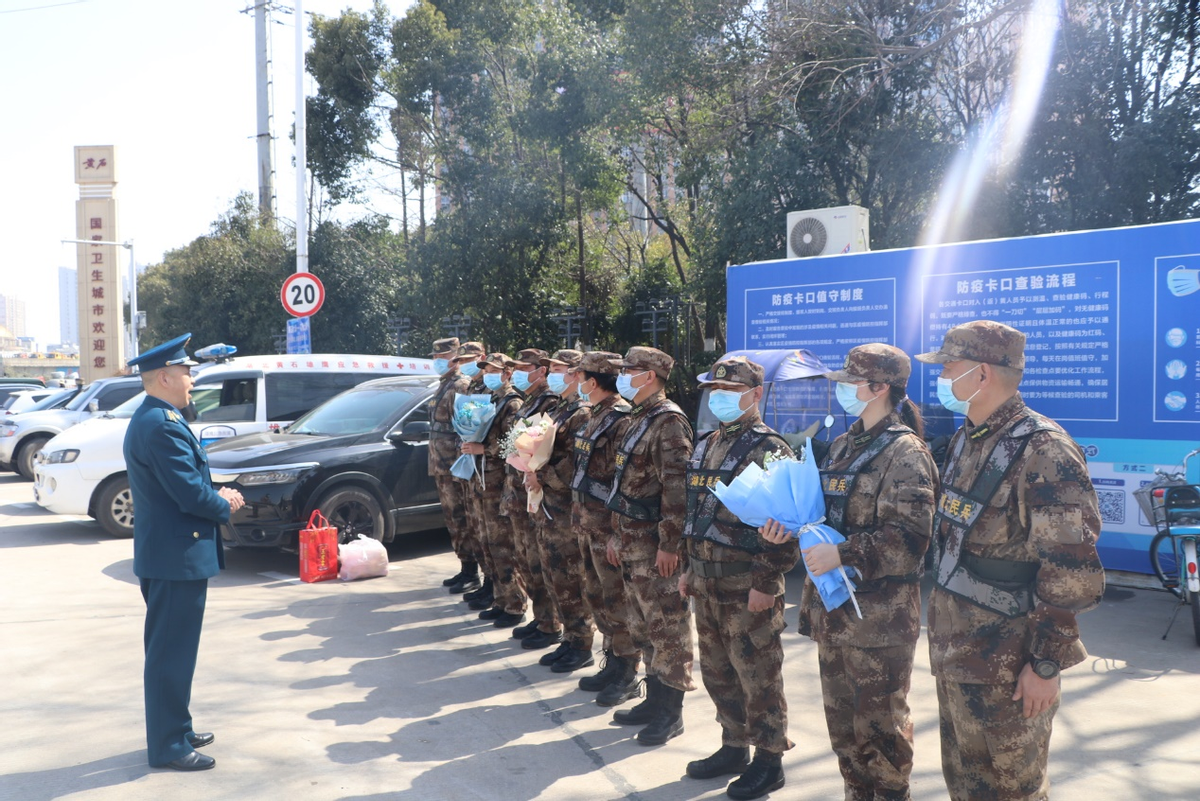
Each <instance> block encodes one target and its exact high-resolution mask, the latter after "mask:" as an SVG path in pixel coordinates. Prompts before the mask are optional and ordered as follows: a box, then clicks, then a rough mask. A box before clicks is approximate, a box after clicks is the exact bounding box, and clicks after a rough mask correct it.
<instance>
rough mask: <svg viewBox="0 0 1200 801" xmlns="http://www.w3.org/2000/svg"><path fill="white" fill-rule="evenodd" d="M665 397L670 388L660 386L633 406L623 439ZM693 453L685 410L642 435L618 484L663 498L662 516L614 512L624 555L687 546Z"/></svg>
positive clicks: (634, 493) (676, 550)
mask: <svg viewBox="0 0 1200 801" xmlns="http://www.w3.org/2000/svg"><path fill="white" fill-rule="evenodd" d="M663 403H670V401H668V400H667V395H666V393H665V392H658V393H656V394H654V395H651V396H650V397H649V398H647V399H646V400H645V401H644V402H643V403H640V404H638V405H636V406H634V407H633V409H632V411H631V412H630V413H629V422H628V424H627V427H626V428H625V432H624V435H623V436H622V438H621V443H622V445H623V444H624V441H625V440H627V439H629V437H630V435H631V433H632V432H633V431H634V430H635V429H636V428H637V424H638V421H639V419H640V418H642V417H644V416H645V415H647V414H649V413H650V412H651V411H653V409H654V408H655V407H656V406H658V405H660V404H663ZM619 447H620V446H619ZM691 455H692V426H691V423H689V422H688V421H687V418H686V417H684V416H683V415H682V414H663V415H660V416H659V417H657V418H656V419H655V420H654V421H653V422H652V423H651V424H650V427H649V429H648V430H647V431H646V433H645V434H644V435H643V436H642V437H641V439H640V440H638V442H637V444H636V445H635V446H634V448H633V452H632V453H631V454H630V456H629V462H628V464H627V465H626V467H625V473H624V475H623V476H622V477H621V485H620V487H617V488H615V489H618V490H619V491H621V492H623V493H624V494H625V495H627V496H629V497H631V498H651V499H656V500H658V502H659V519H658V520H657V521H642V520H634V519H633V518H630V517H626V516H625V515H622V514H619V513H617V512H613V528H614V530H615V531H616V532H617V533H618V534H619V536H620V544H621V552H622V556H623V557H626V558H630V559H642V558H651V559H652V558H654V553H655V551H660V550H661V551H666V552H668V553H679V552H680V551H681V550H682V546H683V543H682V537H683V522H684V519H685V518H686V517H687V486H686V473H687V462H688V459H689V458H691ZM594 459H595V457H593V460H594Z"/></svg>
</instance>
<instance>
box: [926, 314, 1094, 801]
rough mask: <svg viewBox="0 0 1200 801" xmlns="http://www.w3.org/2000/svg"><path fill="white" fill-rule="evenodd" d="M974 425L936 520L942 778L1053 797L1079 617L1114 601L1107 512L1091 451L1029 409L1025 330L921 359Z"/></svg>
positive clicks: (990, 329)
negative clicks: (1105, 542) (1052, 751)
mask: <svg viewBox="0 0 1200 801" xmlns="http://www.w3.org/2000/svg"><path fill="white" fill-rule="evenodd" d="M917 358H918V359H920V360H921V361H923V362H929V363H934V364H942V365H943V367H942V375H941V378H939V379H938V397H939V399H940V400H941V401H942V403H943V405H945V406H946V407H947V408H948V409H951V410H952V411H956V412H959V413H961V414H963V415H964V416H965V417H966V421H965V422H964V423H963V426H962V428H960V429H959V430H958V431H957V432H956V433H955V435H954V438H953V439H952V440H951V442H950V446H949V456H948V457H947V461H946V467H945V471H944V472H943V474H942V482H941V489H940V493H939V497H938V506H937V511H936V514H935V518H934V538H935V539H934V545H935V549H936V551H935V554H936V559H935V569H936V577H935V582H934V584H935V586H934V589H933V592H932V594H931V595H930V598H929V611H928V626H929V654H930V663H931V666H932V668H933V674H934V676H935V677H936V679H937V690H938V708H939V712H940V715H941V734H942V773H943V775H944V776H945V779H946V786H947V787H948V788H949V790H950V796H951V798H954V799H968V798H969V799H972V801H978V799H1044V798H1048V797H1049V791H1050V780H1049V776H1048V775H1047V771H1046V765H1047V761H1048V757H1049V746H1050V730H1051V725H1052V723H1053V720H1054V714H1055V712H1056V711H1057V710H1058V705H1059V700H1060V698H1059V671H1060V670H1063V669H1066V668H1069V667H1071V666H1072V665H1077V664H1079V663H1080V662H1082V661H1083V660H1084V658H1085V657H1086V656H1087V652H1086V651H1085V650H1084V647H1083V644H1082V643H1081V642H1080V641H1079V627H1078V624H1077V622H1076V616H1077V615H1078V614H1079V613H1081V612H1086V611H1087V610H1089V609H1092V608H1094V607H1095V606H1097V605H1098V604H1099V603H1100V599H1101V596H1102V595H1103V592H1104V571H1103V568H1101V566H1100V559H1099V557H1098V556H1097V554H1096V538H1097V536H1099V533H1100V513H1099V506H1098V502H1097V499H1096V492H1095V490H1094V489H1093V487H1092V482H1091V479H1090V478H1089V476H1088V469H1087V463H1086V461H1085V460H1084V456H1083V452H1082V451H1081V450H1080V448H1079V446H1078V445H1077V444H1076V443H1075V441H1074V440H1072V439H1071V437H1070V435H1068V434H1067V433H1066V432H1065V431H1063V429H1062V428H1061V427H1060V426H1059V425H1058V424H1057V423H1055V422H1054V421H1052V420H1050V419H1049V418H1047V417H1045V416H1044V415H1041V414H1038V413H1037V412H1034V411H1032V410H1031V409H1029V408H1028V407H1027V406H1026V405H1025V402H1024V401H1023V400H1022V399H1021V394H1020V392H1019V391H1018V389H1017V388H1018V386H1019V384H1020V381H1021V376H1022V373H1023V371H1024V367H1025V335H1024V334H1022V333H1021V332H1020V331H1017V330H1016V329H1013V328H1010V327H1008V326H1006V325H1003V324H1001V323H998V322H994V321H991V320H977V321H974V322H970V323H966V324H965V325H960V326H957V327H955V328H952V329H950V330H949V331H947V332H946V335H945V338H944V341H943V343H942V347H941V348H940V349H939V350H937V351H935V352H931V353H923V354H921V355H920V356H918V357H917Z"/></svg>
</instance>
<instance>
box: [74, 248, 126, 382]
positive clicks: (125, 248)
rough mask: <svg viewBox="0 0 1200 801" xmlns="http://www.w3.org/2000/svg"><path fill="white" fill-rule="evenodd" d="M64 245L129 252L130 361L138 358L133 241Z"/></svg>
mask: <svg viewBox="0 0 1200 801" xmlns="http://www.w3.org/2000/svg"><path fill="white" fill-rule="evenodd" d="M62 243H63V244H64V245H112V246H113V247H118V248H125V249H126V250H128V251H129V330H130V333H131V336H130V338H129V339H130V346H131V348H132V350H133V353H132V355H130V357H129V358H130V359H132V358H133V357H134V356H137V355H138V353H139V350H138V322H139V320H138V307H137V262H136V261H134V260H133V240H132V239H128V240H126V241H124V242H106V241H104V240H102V239H64V240H62Z"/></svg>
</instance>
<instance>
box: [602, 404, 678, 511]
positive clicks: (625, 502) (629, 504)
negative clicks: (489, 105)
mask: <svg viewBox="0 0 1200 801" xmlns="http://www.w3.org/2000/svg"><path fill="white" fill-rule="evenodd" d="M664 414H676V415H679V416H680V417H681V418H683V419H684V420H685V421H686V420H687V417H686V416H684V414H683V409H680V408H679V407H678V406H677V405H676V404H675V402H674V401H663V402H662V403H660V404H659V405H657V406H655V407H654V408H653V409H651V410H650V411H649V412H647V414H646V416H645V417H643V418H642V419H641V420H638V422H637V424H636V425H634V426H633V427H631V428H630V429H629V430H628V431H627V432H625V439H624V441H622V442H621V447H620V448H618V449H617V469H616V473H615V474H614V475H613V485H612V492H611V493H610V494H609V496H608V508H609V509H612V510H613V511H614V512H616V513H618V514H621V515H624V516H625V517H630V518H633V519H634V520H646V521H651V522H654V521H658V520H662V498H661V497H659V496H655V497H653V498H631V497H630V496H629V495H626V494H625V493H624V492H622V491H621V478H622V476H624V475H625V468H626V467H627V466H628V465H629V457H630V456H631V455H633V450H634V448H636V447H637V444H638V442H640V441H641V439H642V437H644V436H645V435H646V432H647V431H649V430H650V424H651V423H653V422H654V421H655V420H657V419H658V418H659V417H662V416H663V415H664Z"/></svg>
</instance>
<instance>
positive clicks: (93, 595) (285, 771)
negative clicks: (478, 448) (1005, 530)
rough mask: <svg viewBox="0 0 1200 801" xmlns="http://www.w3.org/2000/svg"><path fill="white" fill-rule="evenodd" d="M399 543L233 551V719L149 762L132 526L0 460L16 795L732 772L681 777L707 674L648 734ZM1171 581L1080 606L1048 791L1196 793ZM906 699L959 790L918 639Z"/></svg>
mask: <svg viewBox="0 0 1200 801" xmlns="http://www.w3.org/2000/svg"><path fill="white" fill-rule="evenodd" d="M391 552H392V573H391V575H389V576H388V577H387V578H383V579H375V580H370V581H363V582H357V583H352V584H342V583H341V582H328V583H322V584H315V585H308V584H303V583H300V582H299V581H297V580H296V579H295V576H296V557H295V556H294V555H289V554H281V553H255V552H245V551H239V552H231V553H230V554H229V560H228V561H229V569H228V570H227V571H225V572H224V573H223V574H222V575H221V576H220V577H219V578H217V579H214V580H213V581H212V582H211V583H210V588H209V597H208V612H207V617H206V621H205V631H204V637H203V640H202V642H201V646H200V663H199V666H198V669H197V676H196V681H195V685H194V692H193V701H192V712H193V714H194V715H195V718H196V726H197V729H200V730H205V731H214V732H216V742H215V743H213V744H212V745H211V746H209V747H208V748H206V749H205V753H207V754H210V755H212V756H214V757H216V759H217V767H216V769H215V770H212V771H208V772H205V773H200V774H180V773H177V772H174V771H170V770H156V769H152V768H150V767H148V766H147V765H146V763H145V743H144V735H143V728H142V726H143V719H142V698H141V669H142V653H141V628H142V616H143V612H144V607H143V604H142V599H141V596H140V594H139V592H138V588H137V582H136V579H135V578H134V576H133V574H132V572H131V564H132V545H131V542H130V541H127V540H126V541H122V540H114V539H111V538H109V537H108V536H107V535H106V534H105V533H104V532H103V531H102V530H101V529H100V527H99V526H98V525H97V524H96V523H94V522H92V521H88V520H84V519H79V518H67V517H57V516H54V515H50V514H47V513H45V512H44V511H42V510H41V509H39V508H38V507H37V506H36V505H35V504H33V495H32V491H31V489H30V485H29V483H28V482H25V481H22V480H20V479H18V478H16V477H15V476H13V475H12V474H8V473H0V560H3V561H2V563H0V564H2V565H3V567H2V568H0V637H2V642H3V645H2V646H0V648H2V651H0V654H2V656H0V721H3V723H2V725H0V799H19V801H41V800H42V799H59V798H69V799H88V800H89V801H91V800H93V799H95V800H97V801H99V800H102V799H104V800H106V799H119V801H136V800H137V799H163V798H172V799H185V800H186V799H192V798H196V799H200V798H203V799H239V800H240V799H260V798H261V799H281V798H284V799H296V800H297V801H298V800H299V799H410V798H411V799H463V801H474V800H475V799H497V800H502V801H513V800H514V799H556V800H558V799H620V798H629V799H644V800H645V801H651V800H655V801H657V800H658V799H663V800H664V801H666V800H668V799H702V798H725V797H726V796H725V795H724V788H725V781H724V780H720V779H716V780H711V781H703V782H700V781H695V780H692V779H688V778H686V777H684V766H685V764H686V763H687V762H688V761H689V760H691V759H695V758H698V757H702V756H707V755H708V754H709V753H711V752H712V751H713V750H714V749H715V748H716V747H717V745H719V740H720V732H719V729H718V727H717V725H716V722H715V721H714V719H713V715H714V712H713V707H712V703H711V701H710V700H709V699H708V696H707V695H706V694H705V692H704V691H703V690H702V689H701V690H699V691H697V692H695V693H690V694H689V695H688V698H687V702H686V705H685V709H684V719H685V724H686V727H687V730H686V732H685V733H684V735H683V736H681V737H679V738H676V739H674V740H672V741H670V742H669V743H668V744H667V745H665V746H661V747H658V748H644V747H641V746H639V745H637V744H636V742H635V741H634V740H632V739H631V738H632V735H633V734H635V733H636V730H637V729H636V728H632V727H631V728H624V727H620V726H616V725H614V724H612V723H611V721H610V718H611V710H603V709H601V708H599V707H597V706H596V705H595V704H593V703H592V699H593V697H594V696H593V695H592V694H589V693H583V692H580V691H579V690H578V689H576V688H575V682H576V680H577V676H559V675H556V674H553V673H551V672H550V671H549V670H548V669H547V668H543V667H540V666H539V665H537V659H538V657H539V656H540V655H541V653H542V652H532V653H531V652H528V651H522V650H521V649H520V647H519V646H518V644H517V643H516V641H514V640H512V639H510V638H509V632H508V631H507V630H504V631H498V630H496V629H495V628H493V627H491V626H490V625H486V624H483V623H482V622H481V621H478V620H477V619H476V618H475V615H474V614H473V613H470V612H468V611H467V610H466V607H465V604H462V603H460V602H459V601H458V600H457V599H456V597H452V596H450V595H448V594H447V593H446V592H445V591H444V590H443V589H442V587H441V586H440V583H441V579H442V578H443V577H444V576H447V575H449V574H451V573H453V572H455V571H456V569H457V563H456V562H455V560H454V559H453V557H452V555H451V554H450V553H449V552H448V545H447V542H446V539H445V537H444V535H442V534H436V535H429V536H427V537H414V538H409V539H408V540H406V541H405V542H403V543H399V544H396V545H394V546H393V547H392V549H391ZM790 584H791V586H790V587H789V590H788V599H789V608H788V620H789V622H790V623H791V628H790V629H789V631H788V632H786V633H785V634H784V638H785V640H784V641H785V648H786V652H787V659H786V662H785V671H786V679H785V681H786V686H787V690H788V700H789V706H790V719H791V725H790V734H791V737H792V739H794V740H795V741H796V743H797V745H796V748H795V749H794V750H792V751H791V752H789V753H788V754H787V755H786V756H785V757H784V767H785V770H786V773H787V781H788V783H787V786H786V787H785V788H783V789H782V790H780V791H777V792H775V793H772V794H771V796H770V797H771V798H772V799H836V798H840V797H841V780H840V777H839V775H838V771H837V764H836V761H835V759H834V757H833V755H832V754H831V753H830V751H829V743H828V738H827V735H826V731H825V723H824V718H823V713H822V710H821V703H820V688H819V684H818V679H817V659H816V649H815V646H814V645H813V644H812V643H811V642H809V641H808V640H806V639H803V638H801V637H799V636H798V635H796V634H795V632H794V625H795V607H794V603H795V601H796V599H797V598H798V596H799V585H800V576H799V574H798V573H797V574H795V575H794V580H792V581H791V582H790ZM1172 602H1173V599H1172V598H1171V597H1170V596H1168V595H1167V594H1166V593H1163V592H1153V591H1146V590H1132V589H1123V588H1117V587H1113V588H1110V590H1109V592H1108V594H1107V596H1106V599H1105V601H1104V603H1103V604H1102V605H1101V607H1100V608H1099V609H1097V610H1095V611H1093V612H1090V613H1088V614H1086V615H1084V616H1083V617H1082V618H1081V622H1082V627H1083V636H1084V642H1085V644H1086V645H1087V647H1088V650H1089V651H1090V653H1091V656H1090V657H1089V659H1088V660H1087V662H1085V663H1084V664H1083V665H1080V666H1078V667H1076V668H1074V669H1072V670H1070V671H1068V672H1067V673H1066V674H1064V681H1063V688H1064V702H1063V706H1062V709H1061V711H1060V712H1059V715H1058V717H1057V719H1056V725H1055V732H1054V738H1053V741H1052V749H1051V759H1050V762H1051V778H1052V782H1053V797H1054V798H1057V799H1085V798H1087V799H1104V800H1105V801H1117V800H1119V801H1125V800H1126V799H1156V800H1157V799H1195V798H1197V797H1200V794H1198V793H1197V791H1196V790H1195V787H1196V784H1197V778H1196V776H1197V773H1196V771H1197V760H1196V754H1197V753H1200V647H1197V645H1196V642H1195V639H1194V637H1193V634H1192V630H1191V621H1190V619H1189V616H1188V611H1187V610H1184V611H1183V612H1181V614H1180V617H1179V619H1178V620H1177V622H1176V624H1175V627H1174V628H1173V629H1172V631H1171V634H1170V637H1169V638H1168V639H1167V640H1166V641H1163V640H1162V639H1160V638H1161V635H1162V633H1163V630H1164V629H1165V628H1166V624H1167V619H1168V617H1169V615H1170V610H1171V606H1172ZM592 670H594V668H586V669H585V671H587V672H590V671H592ZM697 671H698V667H697ZM697 679H699V676H698V675H697ZM909 700H910V704H911V706H912V708H913V716H914V720H915V724H916V738H917V740H916V753H917V757H916V767H915V770H914V773H913V781H912V790H913V792H912V795H913V798H914V799H918V801H925V800H926V799H929V800H932V799H944V798H945V797H946V793H945V788H944V785H943V783H942V779H941V772H940V763H939V749H938V735H937V703H936V696H935V692H934V684H933V679H932V676H930V674H929V672H928V657H927V652H926V646H925V643H924V640H922V642H921V644H920V645H919V646H918V649H917V667H916V671H915V675H914V680H913V688H912V692H911V694H910V699H909ZM1189 787H1190V788H1192V789H1191V790H1189V789H1188V788H1189Z"/></svg>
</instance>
